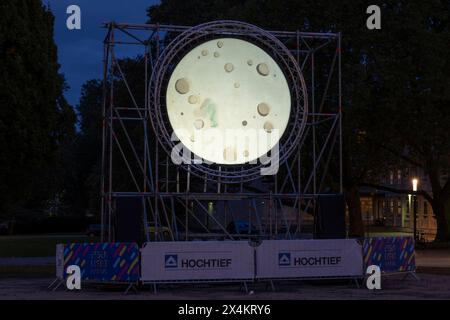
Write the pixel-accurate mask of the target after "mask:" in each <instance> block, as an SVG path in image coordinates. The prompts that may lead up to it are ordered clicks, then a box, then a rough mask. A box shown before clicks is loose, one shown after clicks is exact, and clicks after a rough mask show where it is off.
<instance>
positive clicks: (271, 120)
mask: <svg viewBox="0 0 450 320" xmlns="http://www.w3.org/2000/svg"><path fill="white" fill-rule="evenodd" d="M166 103H167V113H168V116H169V121H170V124H171V126H172V128H173V129H174V130H175V134H176V135H177V137H178V138H179V139H180V141H181V142H182V143H183V145H185V146H186V147H187V148H188V149H189V150H191V151H192V152H193V153H194V154H196V155H197V156H199V157H201V158H202V159H205V160H207V161H209V162H212V163H217V164H244V163H246V162H252V161H254V160H256V159H258V158H259V157H261V156H262V155H264V154H266V153H267V152H268V151H269V150H271V149H272V148H273V147H274V145H275V144H276V143H278V140H279V138H280V136H281V135H283V133H284V131H285V130H286V127H287V124H288V121H289V115H290V111H291V93H290V90H289V86H288V82H287V80H286V78H285V76H284V74H283V71H282V70H281V68H280V67H279V66H278V64H277V63H276V62H275V60H274V59H273V58H272V57H271V56H270V55H269V54H267V53H266V52H265V51H264V50H262V49H261V48H259V47H258V46H256V45H254V44H252V43H250V42H248V41H245V40H241V39H236V38H217V39H214V40H209V41H207V42H205V43H202V44H200V45H198V46H197V47H195V48H194V49H192V50H191V51H190V52H188V53H187V54H186V55H185V56H184V57H183V58H182V59H181V61H180V62H179V63H178V64H177V66H176V67H175V70H174V71H173V73H172V74H171V76H170V79H169V84H168V86H167V95H166ZM275 129H278V130H277V131H278V132H276V131H275ZM260 131H262V132H260ZM275 133H276V137H275V138H272V139H271V137H265V136H266V135H267V136H268V135H273V134H275ZM245 137H246V138H247V139H246V140H247V141H244V139H245ZM264 138H266V139H264ZM259 140H263V141H264V142H266V141H267V143H259V144H258V141H259ZM258 145H259V147H258Z"/></svg>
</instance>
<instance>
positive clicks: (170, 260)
mask: <svg viewBox="0 0 450 320" xmlns="http://www.w3.org/2000/svg"><path fill="white" fill-rule="evenodd" d="M164 267H165V268H177V267H178V255H177V254H166V255H165V256H164Z"/></svg>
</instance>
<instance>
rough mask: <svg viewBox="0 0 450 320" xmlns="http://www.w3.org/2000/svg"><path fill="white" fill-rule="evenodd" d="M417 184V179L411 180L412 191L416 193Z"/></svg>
mask: <svg viewBox="0 0 450 320" xmlns="http://www.w3.org/2000/svg"><path fill="white" fill-rule="evenodd" d="M418 184H419V179H417V178H414V179H412V186H413V191H414V192H416V191H417V185H418Z"/></svg>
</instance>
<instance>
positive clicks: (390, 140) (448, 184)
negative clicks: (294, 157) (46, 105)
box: [148, 0, 450, 240]
mask: <svg viewBox="0 0 450 320" xmlns="http://www.w3.org/2000/svg"><path fill="white" fill-rule="evenodd" d="M370 4H373V3H369V2H363V1H361V2H354V1H339V2H338V1H321V0H318V1H294V0H287V1H275V0H263V1H256V0H247V1H231V2H230V1H226V3H225V1H220V0H215V1H207V2H206V1H205V2H204V1H180V0H163V1H162V2H161V3H160V4H159V5H155V6H152V7H150V8H149V10H148V15H149V18H150V22H153V23H173V24H187V25H195V24H198V23H202V22H206V21H209V20H217V19H235V20H243V21H247V22H250V23H253V24H256V25H258V26H261V27H264V28H267V29H277V30H296V29H299V30H302V31H332V32H341V33H342V35H343V38H342V57H343V65H342V70H343V71H342V72H343V96H344V100H343V107H344V158H343V160H344V188H345V196H346V201H347V205H348V207H349V212H350V235H354V236H361V235H363V231H364V230H363V224H362V220H361V208H360V201H359V186H360V185H362V184H364V183H367V182H368V181H371V179H374V177H376V176H379V175H380V174H383V173H384V171H385V170H387V169H388V168H389V167H390V166H391V164H392V162H397V163H398V162H399V161H404V160H405V159H408V162H409V163H410V164H414V165H416V166H420V167H422V168H424V170H425V172H427V174H428V175H429V176H430V181H431V184H432V187H433V196H432V199H433V200H432V202H431V204H432V206H433V210H434V211H435V214H436V216H437V222H438V236H437V239H440V240H443V239H448V237H449V235H448V229H449V228H448V223H449V221H450V219H449V218H448V217H447V218H446V216H445V213H444V212H445V210H447V216H448V215H449V214H450V205H448V203H449V202H450V180H448V179H447V181H444V183H443V182H442V181H440V176H441V174H442V172H445V171H446V170H448V168H449V165H448V163H449V162H448V161H449V154H450V151H449V148H448V143H449V142H448V141H449V140H448V133H449V131H448V123H450V122H449V117H448V111H447V110H448V108H447V106H448V96H449V93H448V90H446V89H445V88H448V84H449V83H448V82H449V79H450V77H449V73H448V71H449V62H448V59H446V55H447V54H448V52H449V44H450V41H448V40H449V38H448V13H449V4H448V1H440V0H434V1H427V2H423V1H419V0H415V1H402V0H397V1H377V4H378V5H379V6H380V7H381V19H382V29H381V30H368V29H367V28H366V19H367V18H368V15H366V9H367V7H368V6H369V5H370ZM412 127H413V128H414V130H411V128H412ZM405 150H407V151H408V153H407V154H405ZM429 196H430V197H431V195H429ZM445 208H447V209H445Z"/></svg>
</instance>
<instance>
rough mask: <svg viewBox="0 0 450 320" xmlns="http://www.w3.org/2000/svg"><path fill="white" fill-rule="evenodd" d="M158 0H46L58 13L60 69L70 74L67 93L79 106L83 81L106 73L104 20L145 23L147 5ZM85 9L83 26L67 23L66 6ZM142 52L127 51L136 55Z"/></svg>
mask: <svg viewBox="0 0 450 320" xmlns="http://www.w3.org/2000/svg"><path fill="white" fill-rule="evenodd" d="M158 2H159V1H158V0H128V1H124V0H46V1H45V0H44V3H45V4H48V5H49V6H50V8H51V10H52V12H53V14H54V15H55V41H56V45H57V46H58V60H59V63H60V64H61V69H60V72H61V73H63V74H64V75H65V77H66V81H67V84H68V85H69V87H70V88H69V89H68V90H67V91H66V93H65V96H66V98H67V100H68V101H69V103H70V104H71V105H72V106H74V107H76V106H77V104H78V99H79V97H80V90H81V85H82V84H83V83H84V82H85V81H87V80H89V79H93V78H101V77H102V58H103V39H104V37H105V34H106V30H105V29H103V28H101V24H102V23H103V22H108V21H116V22H129V23H145V22H146V21H147V15H146V9H147V8H148V7H149V6H150V5H152V4H156V3H158ZM72 4H75V5H78V6H79V7H80V9H81V30H69V29H67V27H66V19H67V17H68V16H69V15H68V14H66V9H67V7H68V6H69V5H72ZM137 53H138V52H133V50H132V49H131V50H129V52H127V53H124V55H130V56H133V55H136V54H137Z"/></svg>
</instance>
